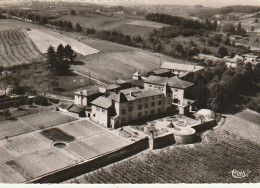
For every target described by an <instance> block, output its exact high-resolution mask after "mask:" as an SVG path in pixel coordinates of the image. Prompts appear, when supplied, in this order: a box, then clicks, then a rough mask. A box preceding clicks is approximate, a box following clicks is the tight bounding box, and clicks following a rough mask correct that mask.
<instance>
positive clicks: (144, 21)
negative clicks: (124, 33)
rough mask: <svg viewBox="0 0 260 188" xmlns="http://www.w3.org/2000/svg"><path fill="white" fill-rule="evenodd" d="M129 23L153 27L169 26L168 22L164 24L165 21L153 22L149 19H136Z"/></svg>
mask: <svg viewBox="0 0 260 188" xmlns="http://www.w3.org/2000/svg"><path fill="white" fill-rule="evenodd" d="M127 24H129V25H139V26H146V27H153V28H162V27H166V26H169V25H167V24H163V23H159V22H152V21H147V20H135V21H132V22H129V23H127Z"/></svg>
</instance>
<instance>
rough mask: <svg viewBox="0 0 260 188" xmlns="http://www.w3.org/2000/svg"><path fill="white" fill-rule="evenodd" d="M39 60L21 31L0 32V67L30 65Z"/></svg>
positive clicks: (31, 44)
mask: <svg viewBox="0 0 260 188" xmlns="http://www.w3.org/2000/svg"><path fill="white" fill-rule="evenodd" d="M41 59H42V57H41V55H40V54H39V53H38V52H37V51H36V50H35V48H34V46H33V43H32V41H31V40H30V38H29V37H28V36H27V35H26V33H25V32H24V31H23V30H21V29H10V30H1V31H0V66H2V67H11V66H14V65H21V64H23V65H24V64H30V63H32V61H36V60H41Z"/></svg>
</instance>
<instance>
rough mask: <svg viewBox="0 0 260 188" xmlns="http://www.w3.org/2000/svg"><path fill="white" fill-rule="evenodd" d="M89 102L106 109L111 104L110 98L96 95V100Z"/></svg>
mask: <svg viewBox="0 0 260 188" xmlns="http://www.w3.org/2000/svg"><path fill="white" fill-rule="evenodd" d="M91 104H93V105H95V106H99V107H101V108H105V109H108V108H110V107H111V106H112V100H111V99H109V98H105V97H98V98H97V99H96V100H94V101H92V102H91Z"/></svg>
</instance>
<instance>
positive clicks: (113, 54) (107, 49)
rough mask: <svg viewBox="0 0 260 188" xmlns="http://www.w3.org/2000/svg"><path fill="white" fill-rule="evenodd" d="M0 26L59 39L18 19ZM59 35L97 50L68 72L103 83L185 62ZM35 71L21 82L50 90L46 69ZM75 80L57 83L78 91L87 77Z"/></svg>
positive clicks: (105, 42) (3, 21)
mask: <svg viewBox="0 0 260 188" xmlns="http://www.w3.org/2000/svg"><path fill="white" fill-rule="evenodd" d="M130 21H131V20H130ZM128 22H129V21H128ZM0 24H2V25H0V29H1V28H3V26H4V25H8V26H9V27H11V26H13V27H15V28H22V29H26V28H30V29H37V30H39V31H41V32H44V33H48V34H50V35H52V36H53V37H56V38H59V37H58V36H60V33H57V32H54V31H51V30H49V29H46V28H43V27H41V26H38V25H34V24H30V23H24V22H21V21H18V20H10V19H6V20H0ZM128 26H129V25H128ZM61 33H62V34H63V35H62V36H64V35H66V36H67V37H70V38H72V39H78V40H79V41H80V42H82V43H84V44H86V45H88V46H90V47H92V48H94V49H96V50H98V51H99V53H96V54H92V55H88V56H85V57H82V56H80V57H78V58H77V59H76V60H78V61H82V62H83V63H84V64H83V65H73V66H71V69H73V70H76V71H80V72H82V73H86V74H89V72H90V74H91V76H92V77H94V78H96V79H100V80H102V81H106V82H109V81H112V80H114V79H115V78H125V79H128V78H130V77H131V74H133V73H134V72H135V71H137V70H138V71H140V72H146V71H150V70H153V69H157V68H159V67H160V64H161V63H163V62H164V61H170V62H171V61H172V62H181V63H188V62H186V61H184V60H180V59H175V58H171V57H169V56H165V55H161V54H156V53H153V52H150V51H146V50H142V49H137V48H132V47H128V46H124V45H120V44H116V43H112V42H108V41H103V40H98V39H92V38H88V37H86V36H84V35H80V34H76V33H67V32H61ZM64 38H65V36H64ZM114 67H117V69H115V68H114ZM32 68H33V67H32ZM36 69H38V70H37V71H36V72H35V71H34V72H33V73H32V72H31V73H30V74H33V76H29V77H28V79H23V81H22V82H24V84H25V85H30V86H33V87H35V88H36V89H37V90H46V88H48V87H49V86H48V84H47V83H45V82H47V78H48V76H44V75H47V74H48V73H47V72H46V71H45V69H43V70H42V69H41V68H40V67H37V68H36ZM38 71H39V73H38ZM24 72H25V74H27V73H26V72H28V70H24ZM43 76H44V77H43ZM76 78H77V79H75V77H73V76H72V77H70V76H69V77H62V78H60V79H57V80H58V81H59V84H60V87H61V88H64V89H68V88H69V89H70V90H73V89H74V90H75V89H77V87H76V86H78V88H79V87H82V86H83V84H85V85H86V84H88V81H87V80H86V78H82V77H80V78H79V77H78V76H77V77H76ZM63 79H64V81H63ZM74 80H75V82H74ZM78 80H82V82H79V81H78ZM79 85H80V86H79ZM36 86H37V87H36ZM63 92H68V95H71V93H70V92H69V91H63Z"/></svg>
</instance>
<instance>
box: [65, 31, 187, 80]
mask: <svg viewBox="0 0 260 188" xmlns="http://www.w3.org/2000/svg"><path fill="white" fill-rule="evenodd" d="M64 34H66V35H68V36H70V37H72V38H76V34H73V33H70V34H69V33H64ZM78 38H79V40H80V41H81V42H84V43H86V44H87V45H90V46H92V47H93V48H96V49H98V50H99V51H100V52H99V53H98V54H93V55H90V56H86V57H81V58H79V60H80V61H82V62H84V65H76V66H73V67H72V69H73V70H77V71H79V72H83V73H86V74H87V75H88V74H89V72H90V74H91V75H92V76H93V77H94V78H97V79H101V80H103V81H112V80H114V79H116V78H123V79H129V78H131V76H132V74H133V73H134V72H135V71H137V70H138V71H139V72H147V71H150V70H153V69H158V68H159V67H160V65H161V64H162V63H163V62H165V61H170V62H177V63H178V62H179V63H189V62H187V61H184V60H181V59H176V58H171V57H169V56H165V55H162V54H157V53H153V52H150V51H146V50H142V49H137V48H132V47H128V46H124V45H120V44H116V43H112V42H108V41H102V40H97V39H89V38H87V37H85V36H83V35H78ZM115 67H116V68H115Z"/></svg>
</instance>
